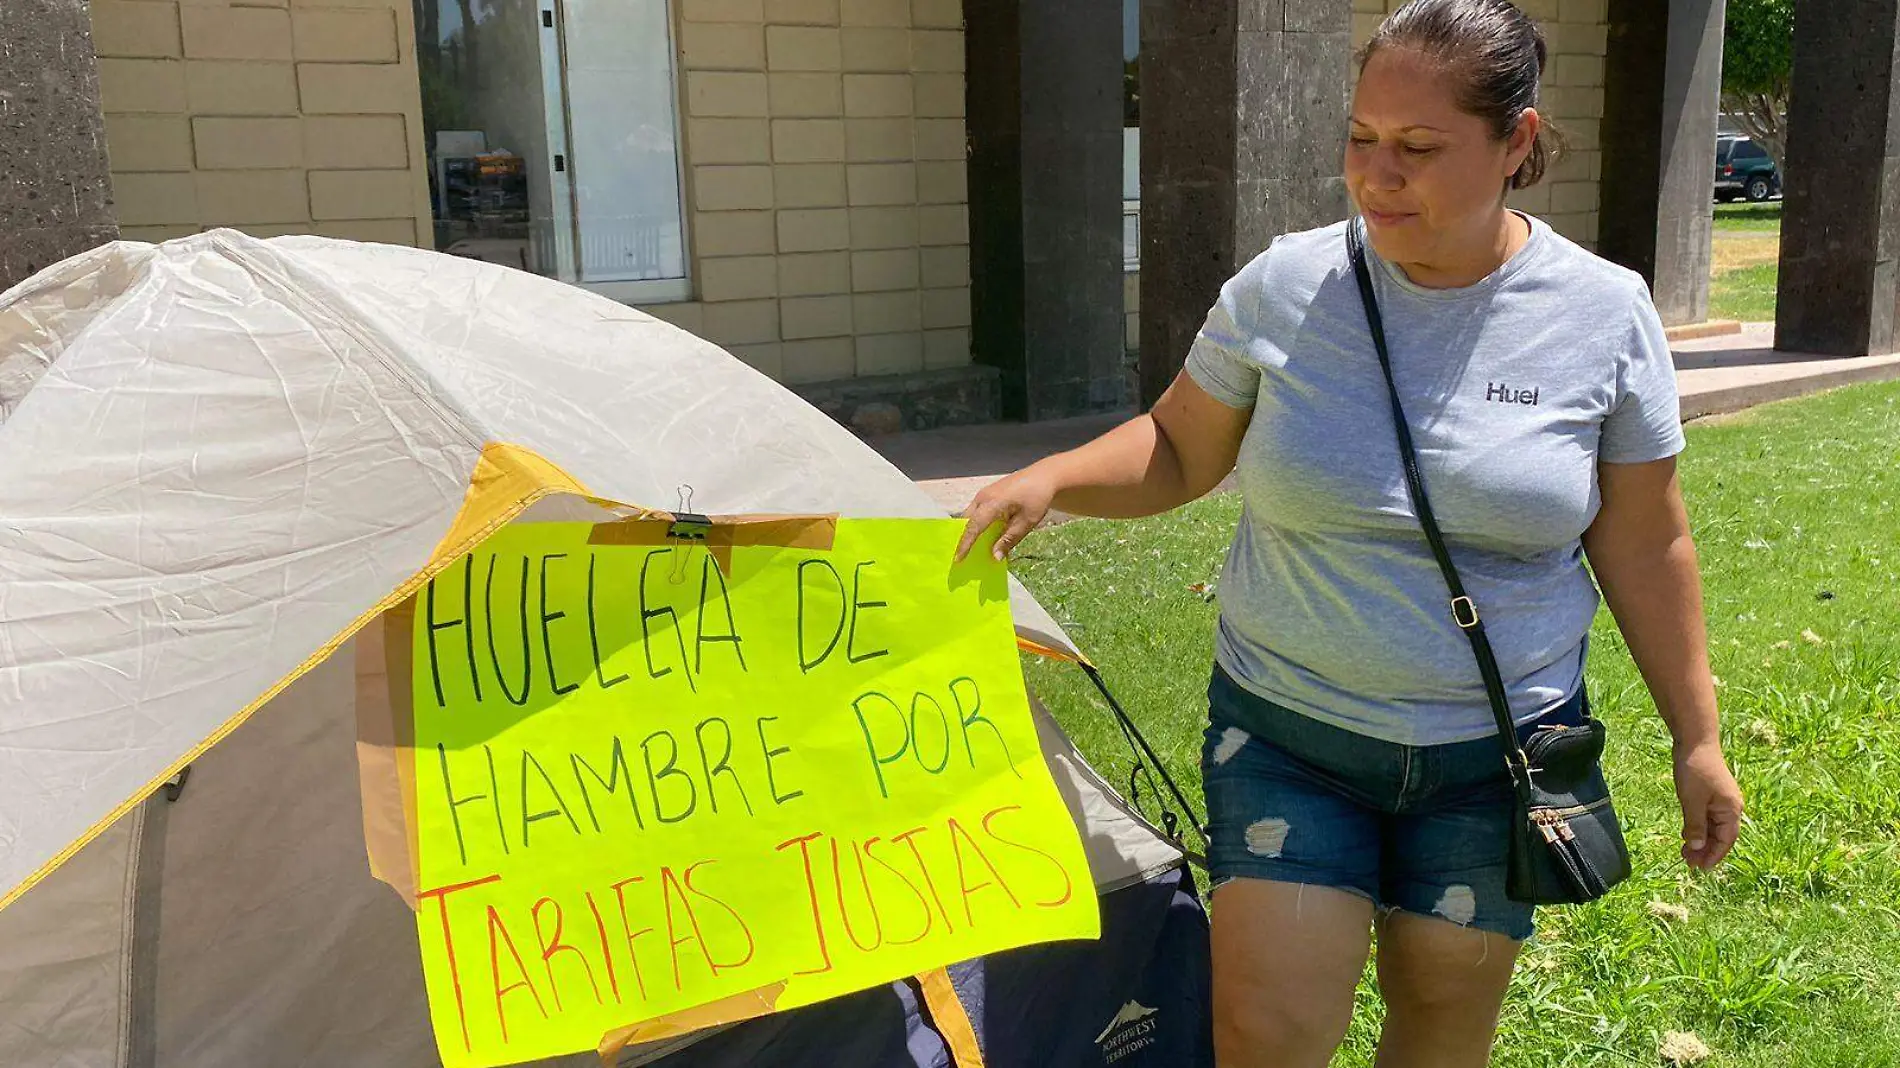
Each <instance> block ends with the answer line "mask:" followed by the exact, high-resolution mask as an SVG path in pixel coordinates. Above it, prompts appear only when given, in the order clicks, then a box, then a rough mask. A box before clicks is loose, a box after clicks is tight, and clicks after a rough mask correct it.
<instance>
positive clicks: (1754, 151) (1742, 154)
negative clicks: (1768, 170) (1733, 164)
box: [1735, 141, 1768, 159]
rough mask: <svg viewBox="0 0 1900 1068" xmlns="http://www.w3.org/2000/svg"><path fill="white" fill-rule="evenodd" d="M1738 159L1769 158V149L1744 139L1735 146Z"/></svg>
mask: <svg viewBox="0 0 1900 1068" xmlns="http://www.w3.org/2000/svg"><path fill="white" fill-rule="evenodd" d="M1735 158H1736V159H1767V158H1768V151H1767V150H1766V149H1764V148H1762V147H1761V146H1760V145H1758V144H1755V143H1754V142H1753V141H1744V142H1742V143H1740V144H1737V145H1736V146H1735Z"/></svg>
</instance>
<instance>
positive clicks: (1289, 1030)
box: [1214, 990, 1352, 1068]
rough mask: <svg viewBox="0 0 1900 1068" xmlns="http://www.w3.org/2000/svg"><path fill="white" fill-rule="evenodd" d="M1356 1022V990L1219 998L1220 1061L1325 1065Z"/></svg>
mask: <svg viewBox="0 0 1900 1068" xmlns="http://www.w3.org/2000/svg"><path fill="white" fill-rule="evenodd" d="M1231 993H1232V992H1230V995H1231ZM1351 1022H1352V991H1351V990H1347V991H1345V992H1344V993H1343V994H1340V993H1338V992H1335V991H1326V992H1325V993H1324V994H1323V995H1322V994H1321V993H1319V992H1306V993H1304V994H1302V995H1301V996H1287V995H1285V994H1280V993H1271V992H1267V991H1258V992H1255V993H1254V996H1222V997H1217V998H1216V1004H1215V1009H1214V1050H1215V1056H1216V1060H1217V1063H1218V1064H1219V1065H1220V1068H1250V1066H1253V1065H1261V1066H1266V1065H1272V1066H1275V1068H1279V1066H1288V1068H1305V1066H1308V1065H1311V1066H1313V1068H1323V1066H1324V1065H1325V1064H1327V1063H1328V1062H1329V1061H1330V1060H1331V1059H1332V1055H1333V1051H1334V1050H1335V1049H1337V1048H1338V1046H1339V1043H1340V1041H1341V1040H1342V1039H1344V1038H1345V1037H1346V1028H1347V1027H1348V1026H1349V1025H1350V1024H1351Z"/></svg>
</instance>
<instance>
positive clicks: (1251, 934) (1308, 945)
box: [1213, 878, 1372, 1068]
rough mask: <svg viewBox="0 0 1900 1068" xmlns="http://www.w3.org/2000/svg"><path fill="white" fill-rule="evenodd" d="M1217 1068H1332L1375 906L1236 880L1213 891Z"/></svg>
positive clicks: (1318, 889)
mask: <svg viewBox="0 0 1900 1068" xmlns="http://www.w3.org/2000/svg"><path fill="white" fill-rule="evenodd" d="M1213 913H1214V917H1213V944H1214V1052H1215V1062H1216V1064H1217V1065H1218V1066H1219V1068H1255V1066H1258V1068H1325V1066H1326V1064H1327V1062H1328V1061H1330V1060H1331V1059H1332V1056H1333V1050H1334V1049H1335V1048H1337V1047H1338V1045H1339V1041H1340V1039H1342V1038H1344V1037H1345V1034H1346V1025H1347V1024H1348V1023H1349V1022H1350V1021H1351V1020H1352V991H1353V986H1354V984H1356V983H1357V982H1358V981H1359V976H1360V974H1361V973H1362V972H1363V971H1364V970H1365V964H1366V953H1367V950H1368V949H1369V947H1370V944H1371V931H1372V902H1371V901H1369V900H1367V899H1366V898H1364V897H1361V896H1360V895H1358V894H1355V893H1352V892H1350V891H1346V890H1339V889H1335V888H1333V887H1328V886H1308V885H1305V884H1301V883H1286V882H1270V881H1267V880H1264V879H1246V878H1242V879H1233V880H1230V881H1228V882H1225V883H1222V884H1221V885H1220V887H1219V888H1218V889H1216V890H1215V891H1214V900H1213Z"/></svg>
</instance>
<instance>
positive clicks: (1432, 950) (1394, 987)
mask: <svg viewBox="0 0 1900 1068" xmlns="http://www.w3.org/2000/svg"><path fill="white" fill-rule="evenodd" d="M1521 945H1522V943H1520V942H1518V941H1516V940H1514V939H1511V938H1508V937H1506V936H1504V935H1502V934H1498V933H1497V932H1495V931H1487V930H1484V929H1482V928H1478V927H1466V926H1459V925H1457V924H1453V923H1451V922H1449V921H1446V920H1443V919H1439V918H1437V917H1428V916H1419V915H1414V914H1411V913H1406V912H1393V913H1390V914H1389V915H1387V916H1386V917H1385V918H1384V920H1383V921H1382V922H1381V923H1380V926H1379V948H1378V958H1377V962H1378V972H1379V991H1380V994H1381V995H1382V997H1383V999H1384V1001H1385V1003H1386V1007H1387V1010H1388V1012H1389V1013H1391V1014H1393V1015H1397V1016H1421V1017H1430V1018H1438V1019H1446V1020H1448V1019H1451V1018H1466V1017H1468V1018H1470V1019H1473V1020H1487V1019H1495V1018H1496V1016H1497V1012H1498V1007H1499V1006H1500V1004H1501V1003H1502V1002H1503V1000H1504V995H1505V992H1506V990H1507V989H1508V988H1509V987H1510V984H1511V972H1512V969H1513V968H1514V966H1515V965H1516V962H1517V955H1518V950H1519V948H1520V947H1521Z"/></svg>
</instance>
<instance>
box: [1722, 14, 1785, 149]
mask: <svg viewBox="0 0 1900 1068" xmlns="http://www.w3.org/2000/svg"><path fill="white" fill-rule="evenodd" d="M1794 2H1795V0H1728V19H1727V23H1726V24H1725V25H1724V26H1723V29H1722V107H1723V110H1725V111H1727V112H1729V113H1730V114H1732V115H1734V116H1735V117H1736V119H1737V120H1739V121H1740V122H1741V124H1742V128H1743V129H1745V130H1747V131H1748V135H1749V136H1750V137H1752V138H1754V139H1755V141H1756V142H1757V143H1758V144H1760V145H1761V146H1762V148H1764V149H1766V150H1767V151H1768V154H1769V155H1770V156H1772V157H1774V160H1775V166H1776V167H1781V166H1782V160H1783V157H1784V150H1785V146H1786V145H1787V115H1788V83H1789V81H1790V80H1791V78H1792V76H1793V74H1794Z"/></svg>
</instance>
